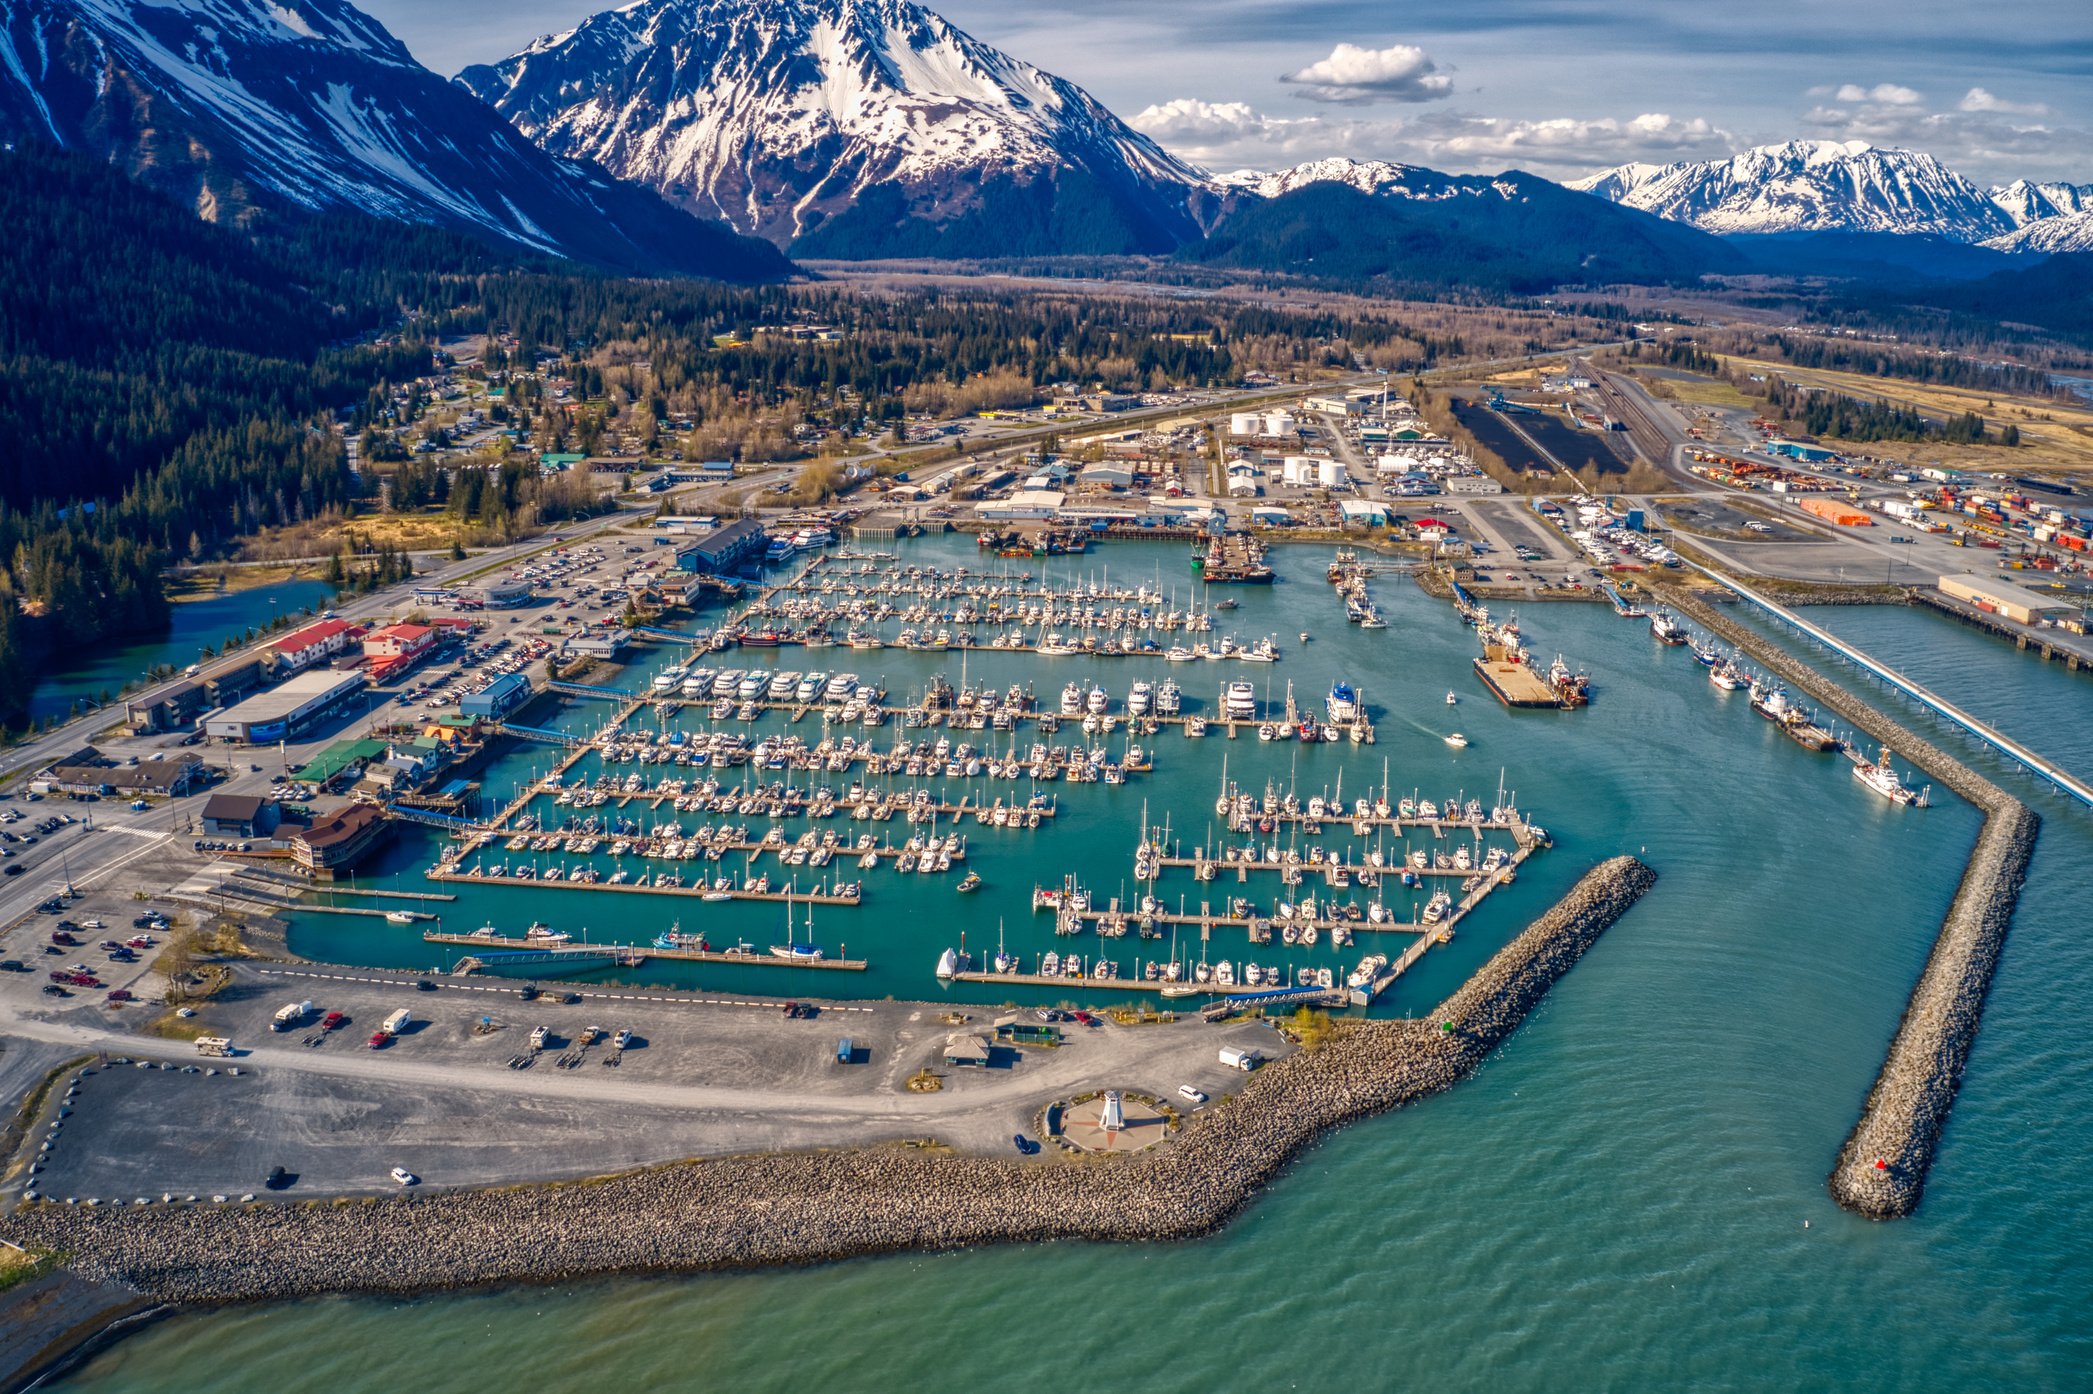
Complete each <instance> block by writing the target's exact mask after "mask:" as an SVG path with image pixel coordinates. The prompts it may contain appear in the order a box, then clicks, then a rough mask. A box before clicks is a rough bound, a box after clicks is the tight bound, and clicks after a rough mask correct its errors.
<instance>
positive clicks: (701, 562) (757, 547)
mask: <svg viewBox="0 0 2093 1394" xmlns="http://www.w3.org/2000/svg"><path fill="white" fill-rule="evenodd" d="M769 543H770V539H769V538H768V537H766V536H764V533H763V525H762V524H761V523H759V522H757V521H756V520H755V519H754V518H736V519H735V520H734V521H733V522H731V523H722V524H720V525H719V526H718V527H716V528H713V529H712V530H711V531H710V532H707V533H705V534H703V535H702V536H700V537H699V538H697V539H696V540H695V541H692V542H686V543H685V544H684V545H683V546H681V547H678V548H677V549H676V569H677V570H678V571H693V572H697V573H699V574H701V575H713V576H719V575H724V574H725V573H727V572H729V571H736V570H739V569H740V568H742V567H744V566H747V565H748V564H749V563H750V562H753V561H756V560H757V559H759V558H760V557H761V556H762V555H763V549H764V548H765V547H766V546H768V545H769Z"/></svg>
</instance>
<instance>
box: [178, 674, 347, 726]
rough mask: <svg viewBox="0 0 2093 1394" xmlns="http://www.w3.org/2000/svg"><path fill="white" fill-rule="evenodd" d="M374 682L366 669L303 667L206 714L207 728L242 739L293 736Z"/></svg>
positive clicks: (345, 706) (339, 709)
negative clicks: (346, 670) (343, 670)
mask: <svg viewBox="0 0 2093 1394" xmlns="http://www.w3.org/2000/svg"><path fill="white" fill-rule="evenodd" d="M369 685H370V684H369V681H368V680H367V679H366V678H365V677H364V675H363V674H361V673H337V672H335V671H333V670H332V669H325V668H323V669H321V670H320V671H318V672H315V673H300V674H298V675H297V676H295V677H292V678H289V679H287V680H286V681H284V682H282V683H279V684H278V685H277V686H275V687H272V688H270V689H269V690H268V691H267V692H258V693H256V694H255V695H254V696H252V697H249V698H248V699H247V700H246V701H244V702H242V703H240V704H239V705H238V706H235V707H228V708H226V709H225V710H224V711H222V712H219V713H218V714H217V715H216V716H212V717H206V718H205V720H204V734H205V735H207V736H211V737H214V738H216V739H218V740H222V741H231V742H233V743H235V744H239V745H268V744H270V743H272V742H274V741H281V740H289V739H292V738H293V737H296V736H300V735H303V734H304V733H305V732H306V731H308V730H310V729H312V728H313V727H314V726H316V725H318V724H319V723H320V722H322V721H325V720H326V719H327V718H328V717H331V716H334V715H336V714H337V713H339V712H341V711H343V710H344V709H346V708H347V707H349V706H350V705H352V704H353V703H355V702H357V701H359V700H360V699H361V697H362V694H363V691H364V689H365V688H366V687H368V686H369Z"/></svg>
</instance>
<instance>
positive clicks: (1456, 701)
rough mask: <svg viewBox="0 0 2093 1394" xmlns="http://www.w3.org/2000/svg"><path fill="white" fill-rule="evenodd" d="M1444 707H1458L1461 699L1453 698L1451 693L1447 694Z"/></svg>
mask: <svg viewBox="0 0 2093 1394" xmlns="http://www.w3.org/2000/svg"><path fill="white" fill-rule="evenodd" d="M1446 705H1447V706H1449V707H1458V706H1459V705H1461V699H1460V698H1458V697H1456V696H1454V694H1453V693H1451V692H1449V693H1447V694H1446Z"/></svg>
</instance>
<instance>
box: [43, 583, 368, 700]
mask: <svg viewBox="0 0 2093 1394" xmlns="http://www.w3.org/2000/svg"><path fill="white" fill-rule="evenodd" d="M333 596H334V587H332V586H330V585H328V584H327V583H326V582H325V581H311V580H307V581H279V582H277V583H276V584H275V585H271V586H256V587H255V588H253V589H252V590H244V591H234V592H232V593H230V594H227V595H214V596H208V597H206V598H204V599H202V600H185V601H182V602H181V603H180V604H177V605H175V606H173V607H171V609H172V615H171V617H170V619H169V622H168V627H167V631H166V632H165V633H164V634H159V635H155V636H153V637H152V638H150V639H141V640H138V641H136V642H133V643H129V644H123V645H121V646H117V647H108V646H103V647H98V648H96V649H94V650H93V651H91V652H82V653H78V654H74V655H70V658H71V660H72V661H70V662H67V663H64V664H63V665H62V666H56V667H53V668H52V669H51V670H50V671H49V672H47V673H45V674H44V676H43V677H42V678H41V679H40V680H39V681H38V682H37V685H36V690H35V691H34V692H33V693H31V694H30V698H29V715H30V716H31V717H32V718H34V719H36V720H39V721H41V720H43V719H44V718H45V717H51V716H65V715H67V714H69V713H70V712H71V711H72V710H73V709H74V706H75V704H76V703H79V702H83V701H84V702H95V701H100V700H101V699H102V697H103V696H104V695H105V694H106V695H112V696H113V695H114V694H115V693H116V692H118V691H119V690H121V689H122V687H123V685H124V684H125V683H128V682H131V681H133V680H134V679H136V678H138V677H140V676H141V675H143V674H144V673H146V672H147V671H149V670H150V669H153V668H157V667H159V666H160V665H161V664H172V665H173V666H174V667H176V668H185V667H187V666H188V665H189V664H191V663H194V662H196V661H197V659H198V657H199V655H200V651H201V650H202V648H203V646H204V645H206V644H209V645H210V646H211V647H213V648H219V647H221V646H223V644H224V643H225V641H226V640H227V639H228V638H231V637H233V636H236V635H238V634H241V633H243V632H245V631H246V630H248V629H250V628H259V627H261V626H264V625H267V624H268V623H269V621H270V620H271V619H273V618H275V617H276V616H277V615H295V614H297V613H299V612H300V611H302V610H304V609H306V608H308V607H319V606H323V605H325V604H326V603H327V602H328V601H329V600H330V599H332V598H333Z"/></svg>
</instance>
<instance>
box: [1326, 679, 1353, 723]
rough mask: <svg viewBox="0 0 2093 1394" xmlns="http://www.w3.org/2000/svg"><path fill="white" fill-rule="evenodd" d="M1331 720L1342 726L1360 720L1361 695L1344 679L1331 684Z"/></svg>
mask: <svg viewBox="0 0 2093 1394" xmlns="http://www.w3.org/2000/svg"><path fill="white" fill-rule="evenodd" d="M1329 708H1330V719H1331V720H1332V721H1334V722H1337V723H1338V724H1340V725H1342V724H1343V723H1345V722H1347V721H1357V720H1358V719H1359V693H1358V691H1357V690H1356V689H1354V688H1353V686H1352V685H1351V684H1350V683H1348V682H1346V681H1345V680H1344V679H1343V678H1339V679H1338V680H1337V681H1336V682H1333V683H1331V684H1330V698H1329Z"/></svg>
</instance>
